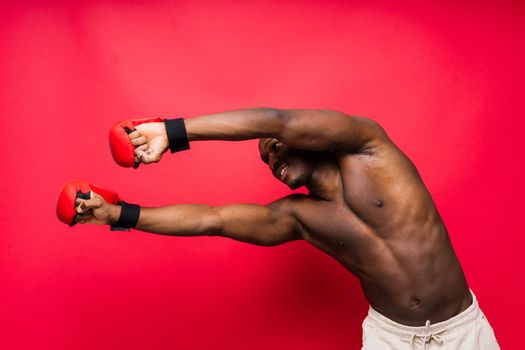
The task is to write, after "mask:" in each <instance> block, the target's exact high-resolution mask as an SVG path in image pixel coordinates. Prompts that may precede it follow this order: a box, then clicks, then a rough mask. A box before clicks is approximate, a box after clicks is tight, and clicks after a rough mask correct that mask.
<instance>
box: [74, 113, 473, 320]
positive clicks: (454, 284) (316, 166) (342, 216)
mask: <svg viewBox="0 0 525 350" xmlns="http://www.w3.org/2000/svg"><path fill="white" fill-rule="evenodd" d="M185 123H186V130H187V133H188V137H189V139H190V141H192V142H193V141H199V140H229V141H237V140H247V139H255V138H259V139H260V141H259V152H260V156H261V159H262V160H263V161H264V162H265V163H267V164H268V166H269V168H270V170H271V171H272V174H273V175H274V176H275V177H276V178H277V179H278V180H279V181H282V182H284V183H285V184H286V185H288V186H289V187H290V188H291V189H295V188H299V187H301V186H306V188H307V189H308V190H309V194H308V195H300V194H293V195H290V196H287V197H284V198H281V199H279V200H277V201H275V202H273V203H270V204H269V205H266V206H262V205H255V204H234V205H227V206H221V207H212V206H207V205H172V206H165V207H159V208H142V211H141V215H140V219H139V222H138V224H137V226H136V229H138V230H142V231H146V232H152V233H157V234H166V235H177V236H196V235H220V236H224V237H229V238H233V239H236V240H239V241H243V242H248V243H252V244H257V245H264V246H273V245H278V244H282V243H285V242H289V241H293V240H300V239H303V240H305V241H307V242H309V243H311V244H312V245H314V246H315V247H317V248H319V249H321V250H322V251H324V252H326V253H327V254H329V255H331V256H332V257H334V258H335V259H337V261H339V262H340V263H341V264H342V265H343V266H344V267H345V268H346V269H347V270H348V271H350V272H351V273H352V274H354V275H355V276H357V278H358V279H359V281H360V283H361V286H362V288H363V291H364V293H365V296H366V298H367V300H368V301H369V303H370V305H372V307H374V308H375V309H376V310H377V311H379V312H381V313H382V314H383V315H385V316H386V317H388V318H390V319H392V320H394V321H396V322H399V323H402V324H405V325H409V326H422V325H424V324H425V322H426V321H427V320H430V321H431V322H432V323H435V322H440V321H444V320H446V319H449V318H450V317H452V316H454V315H456V314H458V313H459V312H461V311H463V310H465V309H466V308H467V307H468V306H469V305H470V304H471V302H472V300H471V296H470V292H469V289H468V286H467V283H466V280H465V277H464V274H463V271H462V269H461V266H460V264H459V262H458V259H457V257H456V255H455V253H454V251H453V248H452V246H451V243H450V239H449V236H448V233H447V230H446V228H445V225H444V224H443V221H442V220H441V218H440V216H439V213H438V212H437V210H436V207H435V205H434V203H433V201H432V198H431V196H430V194H429V193H428V191H427V189H426V188H425V185H424V184H423V182H422V180H421V178H420V176H419V174H418V171H417V169H416V168H415V166H414V165H413V164H412V162H411V161H410V160H409V159H408V158H407V157H406V156H405V155H404V154H403V153H402V152H401V151H400V150H399V149H398V148H397V147H396V145H394V143H393V142H392V141H391V140H390V139H389V138H388V136H387V134H386V133H385V132H384V130H383V129H382V128H381V127H380V126H379V125H378V124H377V123H376V122H374V121H372V120H370V119H367V118H361V117H352V116H348V115H345V114H342V113H339V112H335V111H314V110H276V109H268V108H258V109H250V110H241V111H233V112H225V113H219V114H214V115H209V116H203V117H198V118H192V119H187V120H186V121H185ZM137 129H138V130H137V131H136V132H134V133H132V134H130V138H131V140H132V142H133V143H134V144H135V146H136V151H135V153H136V161H138V162H140V163H143V164H150V163H154V162H158V161H159V160H160V159H161V157H162V154H163V153H164V152H166V150H167V148H168V143H167V138H166V132H165V130H164V125H163V124H162V123H150V124H143V125H140V126H139V127H137ZM77 204H79V206H78V207H77V212H78V213H79V214H78V215H77V221H78V222H81V223H99V224H110V223H113V222H115V221H116V220H117V219H118V216H119V215H120V206H113V205H110V204H107V203H105V202H104V200H103V199H102V198H101V197H100V196H98V195H97V194H93V196H92V199H90V200H85V201H84V200H78V201H77Z"/></svg>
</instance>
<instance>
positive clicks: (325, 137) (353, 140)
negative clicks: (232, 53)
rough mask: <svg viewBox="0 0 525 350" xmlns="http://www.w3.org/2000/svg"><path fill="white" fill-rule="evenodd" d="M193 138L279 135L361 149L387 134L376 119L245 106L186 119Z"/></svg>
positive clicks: (316, 145) (297, 143)
mask: <svg viewBox="0 0 525 350" xmlns="http://www.w3.org/2000/svg"><path fill="white" fill-rule="evenodd" d="M185 124H186V131H187V133H188V137H189V140H190V141H198V140H229V141H239V140H247V139H255V138H276V139H278V140H280V141H282V142H283V143H285V144H287V145H289V146H291V147H294V148H298V149H304V150H312V151H323V150H359V149H360V148H362V147H363V146H364V145H365V144H367V143H369V142H372V141H374V140H376V139H378V138H381V137H384V135H385V134H384V132H383V130H382V128H381V127H380V126H379V125H378V124H377V123H375V122H374V121H372V120H370V119H367V118H362V117H352V116H347V115H345V114H343V113H340V112H335V111H323V110H280V109H273V108H255V109H245V110H238V111H231V112H224V113H217V114H212V115H207V116H201V117H196V118H191V119H186V120H185Z"/></svg>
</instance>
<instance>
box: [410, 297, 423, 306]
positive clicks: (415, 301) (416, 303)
mask: <svg viewBox="0 0 525 350" xmlns="http://www.w3.org/2000/svg"><path fill="white" fill-rule="evenodd" d="M419 304H421V301H419V299H418V298H414V297H412V298H410V308H411V309H415V308H417V307H419Z"/></svg>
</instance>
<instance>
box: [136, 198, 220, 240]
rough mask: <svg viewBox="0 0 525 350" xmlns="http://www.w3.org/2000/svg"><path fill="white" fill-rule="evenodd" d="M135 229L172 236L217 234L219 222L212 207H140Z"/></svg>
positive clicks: (192, 205)
mask: <svg viewBox="0 0 525 350" xmlns="http://www.w3.org/2000/svg"><path fill="white" fill-rule="evenodd" d="M135 229H136V230H140V231H145V232H151V233H157V234H163V235H174V236H201V235H214V234H217V232H218V229H219V222H218V219H217V215H216V213H215V211H214V209H213V207H210V206H207V205H200V204H180V205H170V206H164V207H158V208H141V210H140V217H139V221H138V223H137V225H136V226H135Z"/></svg>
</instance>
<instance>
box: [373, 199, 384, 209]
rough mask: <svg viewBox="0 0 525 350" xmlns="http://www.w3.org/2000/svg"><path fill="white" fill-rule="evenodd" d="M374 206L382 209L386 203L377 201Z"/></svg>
mask: <svg viewBox="0 0 525 350" xmlns="http://www.w3.org/2000/svg"><path fill="white" fill-rule="evenodd" d="M374 205H375V206H376V207H378V208H382V207H383V205H384V203H383V201H382V200H381V199H376V200H375V201H374Z"/></svg>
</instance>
